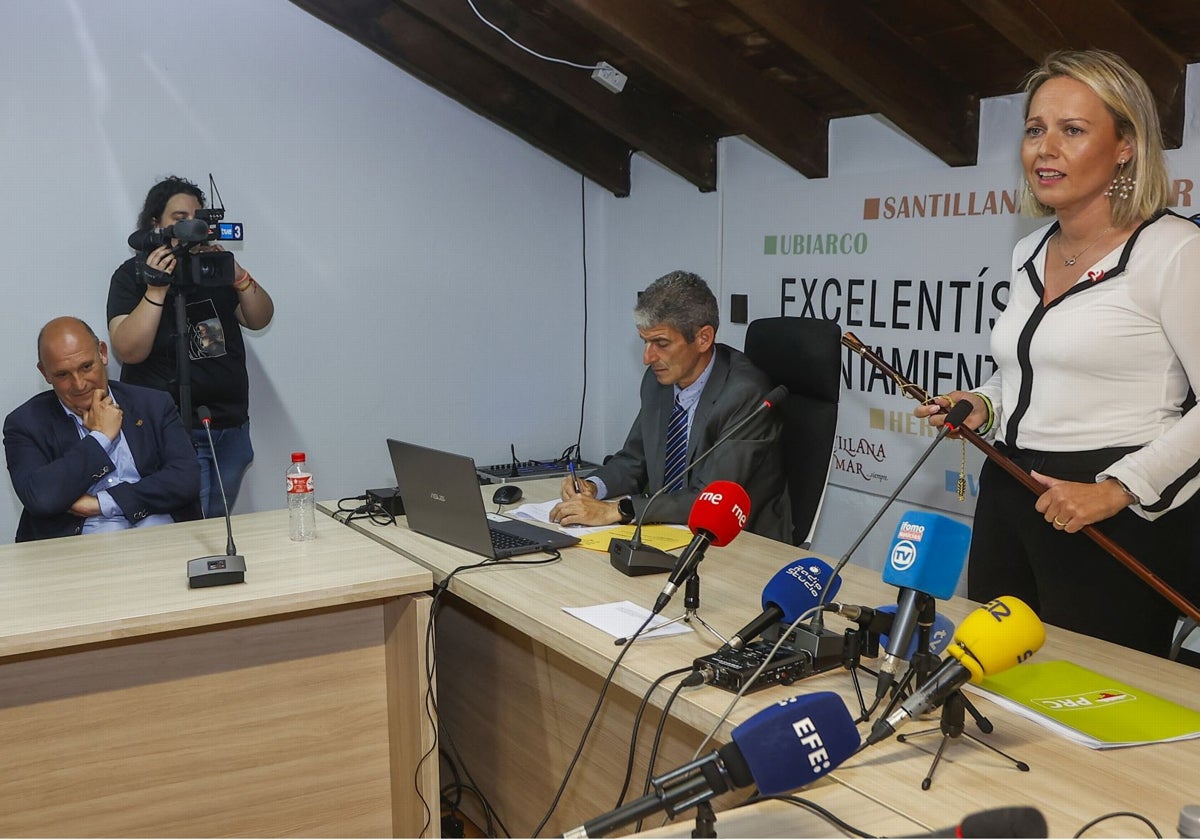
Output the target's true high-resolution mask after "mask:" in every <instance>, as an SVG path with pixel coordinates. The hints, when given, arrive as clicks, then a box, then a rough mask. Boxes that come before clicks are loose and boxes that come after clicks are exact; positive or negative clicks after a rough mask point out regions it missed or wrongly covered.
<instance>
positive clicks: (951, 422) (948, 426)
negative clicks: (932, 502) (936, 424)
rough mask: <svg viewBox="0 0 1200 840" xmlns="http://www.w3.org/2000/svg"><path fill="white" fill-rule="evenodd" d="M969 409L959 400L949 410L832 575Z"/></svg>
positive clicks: (843, 564)
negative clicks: (931, 439)
mask: <svg viewBox="0 0 1200 840" xmlns="http://www.w3.org/2000/svg"><path fill="white" fill-rule="evenodd" d="M971 409H972V405H971V403H970V402H969V401H967V400H959V401H958V402H956V403H955V404H954V408H952V409H950V411H949V412H948V413H947V414H946V422H945V423H943V424H942V428H940V429H938V433H937V435H936V436H935V437H934V439H933V442H932V443H930V444H929V446H928V447H926V449H925V451H924V452H923V453H921V457H920V458H918V459H917V462H916V463H915V464H913V466H912V469H910V470H909V471H908V474H907V475H906V476H904V478H902V479H900V483H899V484H897V485H896V489H895V490H893V491H892V495H890V496H888V497H887V498H886V499H884V502H883V504H882V505H880V506H879V510H878V511H877V512H876V513H875V516H873V517H872V518H871V521H870V522H868V523H867V527H865V528H863V529H862V533H860V534H859V535H858V536H857V537H856V538H855V539H854V542H853V543H851V544H850V547H849V548H848V549H846V553H845V554H843V555H842V557H841V559H840V560H838V561H837V565H835V566H834V567H833V571H834V573H838V572H841V570H842V569H843V568H845V566H846V564H847V563H849V562H850V555H852V554H853V553H854V552H855V551H857V550H858V547H859V546H860V545H862V542H863V540H865V539H866V538H867V534H869V533H871V529H872V528H874V527H875V524H876V523H877V522H879V520H880V519H881V518H883V514H884V512H885V511H886V510H887V509H888V508H889V507H891V506H892V502H894V501H896V498H897V497H898V496H899V495H900V493H901V491H902V490H904V488H905V487H907V486H908V482H910V481H912V477H913V476H914V475H916V474H917V470H919V469H920V468H921V465H922V464H924V463H925V461H926V460H928V458H929V456H930V455H932V454H933V450H934V449H935V448H936V447H937V445H938V444H939V443H941V442H942V440H943V439H945V437H946V435H948V434H950V433H951V432H954V431H957V430H958V427H959V426H961V425H962V423H963V421H964V420H966V419H967V417H968V416H969V415H970V413H971Z"/></svg>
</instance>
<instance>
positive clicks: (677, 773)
mask: <svg viewBox="0 0 1200 840" xmlns="http://www.w3.org/2000/svg"><path fill="white" fill-rule="evenodd" d="M732 734H733V739H732V741H731V742H730V743H728V744H726V745H725V746H723V747H721V748H720V749H718V750H715V751H713V752H711V753H709V754H708V755H706V756H703V757H702V758H700V759H697V760H696V761H693V762H690V763H689V764H685V765H684V766H682V767H680V768H679V769H677V770H672V771H671V772H670V773H665V774H663V775H661V776H658V777H657V778H655V779H653V780H652V782H651V784H652V786H653V788H654V793H651V794H648V795H647V796H643V797H642V798H641V799H636V800H634V801H633V802H630V803H627V804H626V805H623V806H621V807H620V808H617V809H616V810H615V811H609V812H608V813H607V814H604V815H603V816H600V817H597V818H596V819H594V820H589V821H588V822H586V823H584V824H583V825H581V826H578V827H577V828H573V829H571V830H570V831H567V832H565V833H564V834H563V837H604V836H606V835H607V834H610V833H611V832H613V831H614V830H616V829H618V828H620V827H621V826H623V825H628V824H629V823H631V822H636V821H637V820H640V819H644V818H645V817H648V816H650V815H652V814H656V813H658V812H659V811H665V812H666V814H667V815H668V816H671V817H673V816H675V814H677V813H678V812H680V811H683V810H685V809H687V808H690V807H692V806H693V805H699V804H700V803H701V802H707V801H708V800H710V799H712V798H713V797H715V796H720V795H721V794H722V793H725V792H726V791H729V790H734V789H736V788H744V787H749V786H751V785H755V786H757V787H758V790H759V792H760V793H761V794H762V795H763V796H776V795H778V794H781V793H786V792H787V791H790V790H795V789H796V788H798V787H803V786H804V785H807V784H809V783H810V782H815V781H816V780H817V779H819V778H821V777H822V776H824V775H825V774H826V773H828V772H830V771H831V770H833V769H834V768H836V767H837V766H838V765H839V764H841V763H842V762H843V761H845V760H846V759H847V758H849V757H850V756H852V755H854V753H855V752H856V751H857V750H858V746H859V743H860V741H859V737H858V730H857V729H856V728H855V726H854V721H853V719H851V717H850V712H849V710H848V709H847V708H846V704H845V703H843V702H842V698H841V697H839V696H838V695H837V694H834V693H833V692H832V691H822V692H817V693H815V694H805V695H802V696H799V697H793V698H791V699H790V700H783V701H781V702H779V703H776V704H774V705H773V706H770V707H768V708H766V709H763V710H762V711H761V712H758V713H756V714H755V715H753V716H752V717H750V718H748V719H747V720H746V721H745V722H744V723H742V724H740V725H739V726H737V727H735V728H734V730H733V733H732Z"/></svg>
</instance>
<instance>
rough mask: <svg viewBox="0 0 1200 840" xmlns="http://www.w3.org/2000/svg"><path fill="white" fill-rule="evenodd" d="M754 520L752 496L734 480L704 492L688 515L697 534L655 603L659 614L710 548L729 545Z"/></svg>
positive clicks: (716, 483)
mask: <svg viewBox="0 0 1200 840" xmlns="http://www.w3.org/2000/svg"><path fill="white" fill-rule="evenodd" d="M749 519H750V496H749V494H748V493H746V491H745V489H743V487H742V485H740V484H737V483H736V482H733V481H714V482H712V483H711V484H709V485H708V486H707V487H705V488H704V490H703V491H701V493H700V495H699V496H697V497H696V501H695V502H694V503H693V504H692V512H691V513H690V514H689V515H688V528H689V529H690V530H691V532H692V533H693V534H694V535H695V536H693V537H692V541H691V542H690V543H688V545H687V548H685V549H684V550H683V553H682V554H680V555H679V559H678V560H677V561H676V562H675V567H674V568H673V569H672V570H671V575H670V577H668V578H667V582H666V584H665V585H664V586H663V589H662V592H661V593H660V594H659V596H658V599H657V600H655V602H654V609H653V610H652V613H653V614H654V615H657V614H658V613H660V612H662V611H663V607H665V606H666V605H667V602H669V601H670V600H671V596H672V595H674V594H675V591H676V590H677V589H678V588H679V587H680V586H682V585H683V584H684V583H685V582H686V581H687V579H688V578H690V577H691V576H692V574H693V573H694V572H695V571H696V567H697V566H699V565H700V561H701V560H703V559H704V553H705V552H706V551H708V547H709V546H710V545H715V546H717V547H718V548H719V547H721V546H723V545H726V544H727V543H729V542H730V541H731V540H733V538H734V537H736V536H737V535H738V534H740V533H741V532H742V529H743V528H745V527H746V522H748V521H749Z"/></svg>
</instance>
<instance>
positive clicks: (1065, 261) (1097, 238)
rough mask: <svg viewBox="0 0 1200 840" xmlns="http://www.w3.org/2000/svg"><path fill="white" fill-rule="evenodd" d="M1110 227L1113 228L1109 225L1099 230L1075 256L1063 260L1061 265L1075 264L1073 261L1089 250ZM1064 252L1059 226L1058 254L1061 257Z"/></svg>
mask: <svg viewBox="0 0 1200 840" xmlns="http://www.w3.org/2000/svg"><path fill="white" fill-rule="evenodd" d="M1112 229H1113V226H1112V225H1109V226H1108V227H1106V228H1105V229H1104V230H1102V231H1100V235H1099V236H1097V237H1096V238H1095V239H1093V240H1092V242H1091V245H1088V246H1087V247H1086V248H1084V249H1083V250H1082V251H1080V252H1079V253H1078V254H1076V255H1075V256H1073V257H1070V258H1068V259H1065V260H1063V265H1075V261H1076V260H1077V259H1079V258H1080V257H1082V256H1083V255H1084V254H1086V253H1087V252H1088V251H1089V250H1091V248H1092V245H1095V244H1096V243H1097V242H1099V241H1100V240H1101V239H1103V238H1104V235H1105V234H1106V233H1108V232H1109V231H1110V230H1112ZM1064 253H1066V251H1065V249H1064V248H1063V234H1062V229H1061V228H1060V229H1059V231H1058V255H1059V256H1060V257H1061V256H1062V255H1063V254H1064Z"/></svg>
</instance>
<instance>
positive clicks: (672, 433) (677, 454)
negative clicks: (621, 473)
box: [663, 396, 688, 493]
mask: <svg viewBox="0 0 1200 840" xmlns="http://www.w3.org/2000/svg"><path fill="white" fill-rule="evenodd" d="M687 448H688V434H687V409H686V408H684V407H683V406H682V405H680V404H679V397H678V396H676V397H675V407H674V408H673V409H671V420H670V422H668V423H667V457H666V462H665V463H666V467H665V469H664V470H663V486H664V487H666V488H667V492H668V493H671V492H674V491H675V490H682V489H683V474H684V473H685V472H686V471H687V470H686V467H687Z"/></svg>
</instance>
